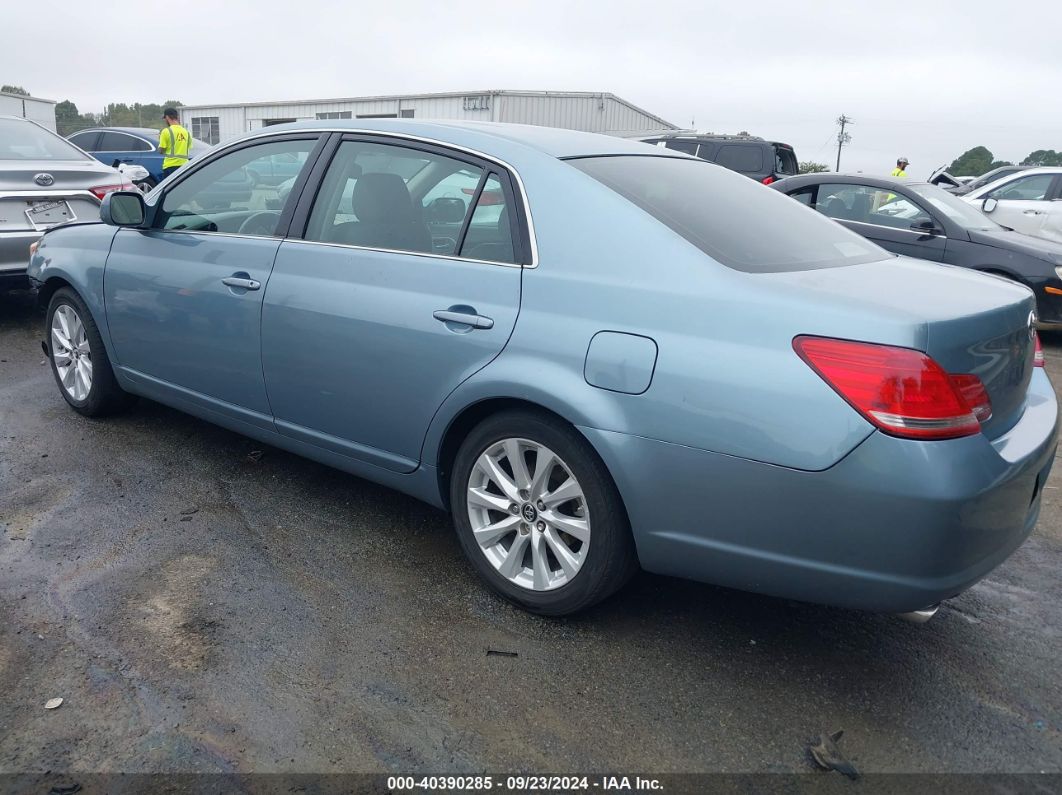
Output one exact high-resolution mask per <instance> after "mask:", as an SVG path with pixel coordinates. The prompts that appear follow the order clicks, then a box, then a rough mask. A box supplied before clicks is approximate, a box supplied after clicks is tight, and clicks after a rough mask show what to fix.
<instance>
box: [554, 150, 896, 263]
mask: <svg viewBox="0 0 1062 795" xmlns="http://www.w3.org/2000/svg"><path fill="white" fill-rule="evenodd" d="M567 162H568V163H569V164H570V165H572V166H574V167H575V168H577V169H579V170H580V171H583V172H585V173H586V174H589V175H590V176H591V177H593V178H594V179H596V180H597V181H599V182H601V183H603V184H604V185H605V186H607V187H609V188H611V189H612V190H614V191H615V192H616V193H618V194H620V195H621V196H623V197H624V198H626V199H627V200H628V201H630V202H631V203H633V204H634V205H636V206H637V207H639V208H641V209H642V210H644V211H645V212H646V213H648V214H649V215H650V216H652V217H653V218H655V219H656V220H657V221H659V222H660V223H662V224H664V225H665V226H667V227H669V228H670V229H672V230H673V231H674V232H675V233H677V234H678V235H681V236H682V237H683V238H685V239H686V240H687V241H689V242H690V243H691V244H693V245H694V246H696V247H697V248H699V249H700V250H701V251H703V252H704V253H705V254H707V255H709V256H710V257H712V258H713V259H715V260H716V261H717V262H720V263H722V264H723V265H726V266H728V267H731V268H734V269H735V270H741V271H747V272H750V273H775V272H781V271H802V270H811V269H814V268H831V267H840V266H844V265H856V264H859V263H862V262H874V261H876V260H882V259H887V258H889V257H891V256H893V255H892V254H889V253H888V252H887V251H885V250H884V249H882V248H879V247H878V246H876V245H875V244H873V243H871V242H870V241H868V240H866V239H865V238H863V237H860V236H859V235H857V234H856V233H855V232H850V231H849V230H847V229H845V228H844V227H842V226H840V225H839V224H835V223H833V222H832V221H829V220H827V219H825V218H821V217H819V216H817V215H816V214H815V213H809V212H807V211H806V210H804V208H802V207H800V206H799V205H798V204H797V203H796V202H794V201H793V200H792V199H790V198H789V197H788V196H786V195H785V194H783V193H779V192H778V191H776V190H772V189H771V188H768V187H765V186H763V185H760V184H758V183H756V182H755V181H753V180H750V179H749V178H748V177H745V176H742V175H741V174H738V173H736V172H733V171H728V170H726V169H722V168H718V167H716V166H713V165H712V164H710V163H706V162H704V161H703V160H687V159H685V158H676V157H654V156H652V155H650V156H648V157H638V156H619V157H586V158H577V159H572V160H568V161H567Z"/></svg>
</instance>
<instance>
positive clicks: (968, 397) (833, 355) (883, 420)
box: [793, 337, 992, 439]
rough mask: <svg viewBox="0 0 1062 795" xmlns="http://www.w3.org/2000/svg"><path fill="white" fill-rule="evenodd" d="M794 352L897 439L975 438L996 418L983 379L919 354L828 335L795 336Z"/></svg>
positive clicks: (861, 411)
mask: <svg viewBox="0 0 1062 795" xmlns="http://www.w3.org/2000/svg"><path fill="white" fill-rule="evenodd" d="M793 349H794V350H795V351H796V352H797V354H798V355H799V356H800V358H801V359H803V360H804V361H805V362H806V363H807V364H808V366H810V367H811V369H812V370H814V371H815V372H816V373H818V375H819V376H820V377H821V378H822V380H824V381H825V382H826V383H827V384H829V385H830V386H831V387H833V389H834V391H836V392H837V394H839V395H840V396H841V397H842V398H844V399H845V400H846V401H848V403H849V404H851V406H852V407H853V408H854V409H855V410H856V411H858V412H859V413H860V414H862V415H863V416H864V417H866V418H867V420H869V421H870V422H871V423H872V424H873V425H875V426H876V427H877V428H879V429H880V430H882V431H884V432H885V433H888V434H891V435H893V436H900V437H904V438H908V439H954V438H957V437H960V436H972V435H973V434H976V433H979V432H980V430H981V423H982V422H984V421H986V420H987V419H988V418H989V417H991V416H992V401H991V400H990V398H989V396H988V392H987V391H986V390H985V386H984V384H983V383H982V382H981V379H980V378H978V377H977V376H976V375H968V374H959V375H949V374H948V373H946V372H945V371H944V369H943V368H942V367H941V366H940V365H939V364H937V363H936V362H935V361H933V360H932V359H931V358H930V357H929V356H927V355H926V354H924V353H922V352H921V351H916V350H912V349H910V348H896V347H893V346H891V345H875V344H871V343H867V342H851V341H849V340H836V339H828V338H824V337H797V338H796V339H794V340H793Z"/></svg>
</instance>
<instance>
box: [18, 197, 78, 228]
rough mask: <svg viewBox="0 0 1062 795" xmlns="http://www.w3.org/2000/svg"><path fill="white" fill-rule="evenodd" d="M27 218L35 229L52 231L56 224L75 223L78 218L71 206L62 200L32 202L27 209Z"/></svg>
mask: <svg viewBox="0 0 1062 795" xmlns="http://www.w3.org/2000/svg"><path fill="white" fill-rule="evenodd" d="M26 218H28V219H29V222H30V224H31V225H32V226H33V228H34V229H37V230H41V229H50V228H51V227H53V226H55V225H56V224H61V223H65V222H66V221H73V220H75V219H76V218H77V216H76V215H74V211H73V210H71V209H70V205H69V204H68V203H67V202H65V201H62V200H59V201H46V202H30V206H29V207H28V208H27V209H26Z"/></svg>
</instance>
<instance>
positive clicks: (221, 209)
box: [155, 139, 317, 236]
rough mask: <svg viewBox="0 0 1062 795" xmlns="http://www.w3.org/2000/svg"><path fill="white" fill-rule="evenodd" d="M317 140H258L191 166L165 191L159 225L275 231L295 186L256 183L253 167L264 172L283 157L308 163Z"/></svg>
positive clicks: (242, 231)
mask: <svg viewBox="0 0 1062 795" xmlns="http://www.w3.org/2000/svg"><path fill="white" fill-rule="evenodd" d="M316 143H317V141H316V139H300V140H285V141H273V142H271V143H263V144H256V145H255V146H248V147H245V148H243V149H238V150H236V151H235V152H230V153H229V154H226V155H224V156H222V157H219V158H218V159H217V160H213V161H211V162H210V163H207V164H206V165H204V166H202V167H199V168H195V167H191V168H193V169H194V170H193V171H192V173H190V174H189V175H188V176H187V177H185V178H184V179H182V180H181V181H180V182H178V183H177V184H176V185H174V186H173V187H172V188H170V189H169V190H168V191H166V195H165V196H164V197H163V199H162V207H161V209H160V211H159V212H158V213H157V214H156V218H155V227H156V228H160V229H174V230H190V231H199V232H229V233H240V234H251V235H265V236H269V235H272V234H274V231H275V228H276V225H277V222H278V221H279V220H280V213H281V210H282V209H283V206H284V202H285V201H287V200H288V198H289V196H290V186H287V190H285V189H284V186H283V185H278V186H274V187H267V186H262V185H255V184H254V182H253V180H252V179H251V177H250V176H249V174H248V172H250V171H257V172H258V173H263V171H264V169H265V168H267V167H268V164H269V163H270V161H271V159H272V158H274V157H278V156H284V157H288V156H291V157H294V158H296V159H297V160H298V161H299V162H300V163H301V164H302V168H305V165H306V161H307V159H308V158H309V156H310V152H311V151H313V148H314V146H315V145H316ZM186 168H189V167H188V166H186ZM296 176H297V175H296Z"/></svg>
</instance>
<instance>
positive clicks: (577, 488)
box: [450, 411, 637, 616]
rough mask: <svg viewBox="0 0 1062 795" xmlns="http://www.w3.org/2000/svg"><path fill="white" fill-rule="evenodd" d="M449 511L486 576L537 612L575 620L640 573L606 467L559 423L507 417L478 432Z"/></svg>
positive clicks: (463, 459) (465, 452)
mask: <svg viewBox="0 0 1062 795" xmlns="http://www.w3.org/2000/svg"><path fill="white" fill-rule="evenodd" d="M450 504H451V510H452V513H453V519H454V524H455V526H456V528H457V534H458V538H459V539H460V542H461V546H462V547H463V548H464V551H465V554H466V555H467V556H468V558H469V560H470V561H471V562H472V565H473V566H474V567H475V568H476V570H477V571H478V572H479V574H480V576H482V577H483V578H484V579H485V580H486V581H487V582H488V583H489V584H490V586H491V587H492V588H494V590H496V591H497V592H498V593H500V594H501V595H502V596H504V597H505V598H506V599H509V600H510V601H513V602H515V603H516V604H518V605H520V606H521V607H523V608H525V609H527V610H530V611H532V612H535V613H541V614H544V615H556V616H559V615H566V614H569V613H574V612H576V611H578V610H581V609H583V608H585V607H588V606H590V605H592V604H594V603H595V602H598V601H600V600H602V599H604V598H605V597H607V596H609V595H610V594H611V593H613V592H614V591H616V590H617V589H619V588H620V587H621V586H622V585H623V584H624V583H625V582H626V581H627V580H628V579H629V578H630V576H631V575H632V574H633V573H634V571H635V570H636V569H637V563H636V558H635V553H634V543H633V541H632V539H631V532H630V525H629V523H628V521H627V514H626V511H625V510H624V507H623V503H622V500H621V499H620V496H619V493H618V492H617V490H616V486H615V484H614V483H613V482H612V478H611V477H610V476H609V474H608V471H607V469H606V468H605V465H604V464H603V463H602V462H601V460H600V459H599V458H598V457H597V455H596V453H595V452H594V450H593V448H591V447H590V445H589V443H588V442H587V441H586V440H585V439H584V438H583V437H581V436H580V435H579V434H578V433H577V432H576V431H575V430H574V429H573V428H571V427H570V426H568V425H567V424H565V423H563V422H561V421H560V420H557V419H555V418H553V417H551V416H548V415H545V414H536V413H533V412H524V411H514V412H506V413H503V414H498V415H495V416H493V417H490V418H488V419H487V420H484V421H483V422H482V423H481V424H480V425H479V426H477V427H476V428H475V429H474V430H473V431H472V432H471V433H470V434H469V436H468V438H466V439H465V441H464V443H463V444H462V445H461V449H460V450H459V451H458V454H457V458H456V460H455V462H454V468H453V474H452V478H451V484H450Z"/></svg>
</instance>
